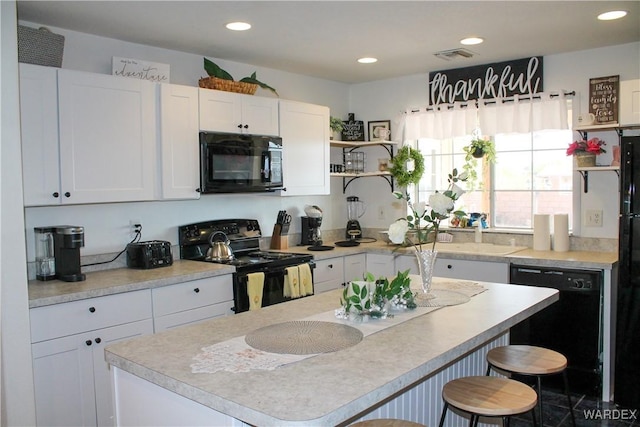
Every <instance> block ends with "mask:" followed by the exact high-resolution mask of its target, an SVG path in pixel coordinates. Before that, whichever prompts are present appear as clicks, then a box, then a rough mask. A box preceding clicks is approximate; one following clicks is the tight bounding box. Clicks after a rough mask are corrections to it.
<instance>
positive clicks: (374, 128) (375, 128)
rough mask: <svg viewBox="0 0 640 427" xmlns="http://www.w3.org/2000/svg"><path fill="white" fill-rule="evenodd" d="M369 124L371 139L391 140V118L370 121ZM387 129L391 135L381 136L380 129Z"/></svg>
mask: <svg viewBox="0 0 640 427" xmlns="http://www.w3.org/2000/svg"><path fill="white" fill-rule="evenodd" d="M368 125H369V141H385V140H386V141H390V140H391V120H377V121H375V122H368ZM381 129H386V130H387V131H388V133H389V135H388V136H387V137H386V138H385V137H381V136H380V130H381Z"/></svg>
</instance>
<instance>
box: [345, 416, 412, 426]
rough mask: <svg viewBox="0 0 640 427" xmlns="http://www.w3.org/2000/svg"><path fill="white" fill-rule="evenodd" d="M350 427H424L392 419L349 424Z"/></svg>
mask: <svg viewBox="0 0 640 427" xmlns="http://www.w3.org/2000/svg"><path fill="white" fill-rule="evenodd" d="M350 427H425V426H424V425H423V424H418V423H414V422H413V421H405V420H393V419H386V418H384V419H382V418H381V419H378V420H365V421H360V422H358V423H355V424H351V426H350Z"/></svg>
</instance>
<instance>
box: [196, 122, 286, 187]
mask: <svg viewBox="0 0 640 427" xmlns="http://www.w3.org/2000/svg"><path fill="white" fill-rule="evenodd" d="M282 185H283V181H282V138H280V137H277V136H263V135H243V134H232V133H220V132H200V192H201V193H247V192H264V191H275V190H282V189H283V187H282Z"/></svg>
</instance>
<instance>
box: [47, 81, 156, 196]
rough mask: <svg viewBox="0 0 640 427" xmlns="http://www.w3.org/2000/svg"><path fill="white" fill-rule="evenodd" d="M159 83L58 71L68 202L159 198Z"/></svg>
mask: <svg viewBox="0 0 640 427" xmlns="http://www.w3.org/2000/svg"><path fill="white" fill-rule="evenodd" d="M155 91H156V84H155V83H152V82H149V81H146V80H139V79H128V78H121V77H114V76H110V75H105V74H93V73H84V72H79V71H71V70H64V69H62V70H58V113H59V126H60V141H59V144H60V182H61V194H62V203H101V202H125V201H142V200H153V199H154V190H155V188H154V185H155V174H156V159H157V156H156V108H155V107H156V95H155Z"/></svg>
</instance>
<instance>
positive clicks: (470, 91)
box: [429, 56, 543, 105]
mask: <svg viewBox="0 0 640 427" xmlns="http://www.w3.org/2000/svg"><path fill="white" fill-rule="evenodd" d="M542 83H543V82H542V56H534V57H531V58H524V59H516V60H513V61H506V62H498V63H495V64H485V65H477V66H474V67H466V68H456V69H453V70H445V71H435V72H432V73H429V103H430V104H429V105H437V104H451V103H453V102H455V101H468V100H472V99H491V98H504V97H509V96H513V95H524V94H532V93H538V92H542V91H543V85H542Z"/></svg>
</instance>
